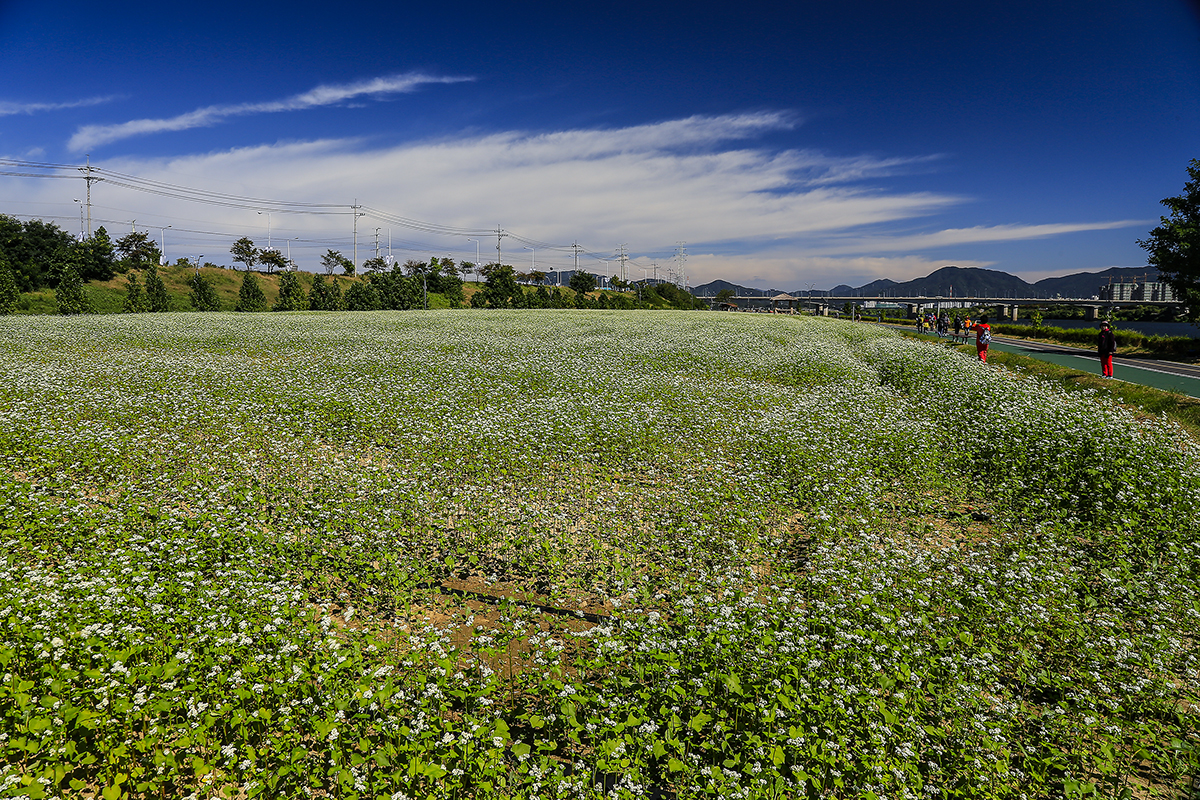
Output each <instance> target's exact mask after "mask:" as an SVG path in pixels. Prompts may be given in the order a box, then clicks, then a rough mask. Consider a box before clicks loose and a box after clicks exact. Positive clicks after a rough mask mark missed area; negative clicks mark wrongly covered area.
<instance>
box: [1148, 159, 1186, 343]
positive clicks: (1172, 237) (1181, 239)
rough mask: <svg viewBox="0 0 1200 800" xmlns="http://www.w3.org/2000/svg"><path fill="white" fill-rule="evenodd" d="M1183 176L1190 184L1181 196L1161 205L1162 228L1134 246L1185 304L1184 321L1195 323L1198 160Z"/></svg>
mask: <svg viewBox="0 0 1200 800" xmlns="http://www.w3.org/2000/svg"><path fill="white" fill-rule="evenodd" d="M1187 173H1188V176H1189V177H1190V178H1191V180H1189V181H1187V182H1186V183H1184V185H1183V194H1181V195H1179V196H1177V197H1168V198H1166V199H1164V200H1163V201H1162V204H1163V205H1164V206H1166V207H1167V208H1168V209H1170V212H1171V213H1170V215H1169V216H1166V217H1161V218H1160V220H1161V222H1162V224H1161V225H1159V226H1158V227H1157V228H1155V229H1154V230H1152V231H1150V235H1149V237H1147V238H1146V239H1139V240H1138V244H1139V245H1140V246H1141V247H1142V249H1144V250H1145V251H1146V252H1147V253H1148V254H1149V256H1148V257H1147V259H1146V261H1147V263H1149V264H1150V266H1152V267H1155V268H1157V269H1158V274H1159V277H1160V278H1161V279H1162V280H1165V281H1166V282H1167V283H1169V284H1171V287H1172V288H1173V289H1174V290H1175V296H1176V297H1178V298H1180V299H1182V300H1184V301H1185V302H1186V303H1187V305H1188V317H1189V319H1191V320H1193V321H1195V320H1200V159H1196V158H1193V159H1192V160H1191V161H1190V162H1189V164H1188V167H1187Z"/></svg>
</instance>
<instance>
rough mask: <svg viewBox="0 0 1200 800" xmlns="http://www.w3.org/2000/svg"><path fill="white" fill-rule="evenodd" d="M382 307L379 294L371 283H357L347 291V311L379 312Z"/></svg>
mask: <svg viewBox="0 0 1200 800" xmlns="http://www.w3.org/2000/svg"><path fill="white" fill-rule="evenodd" d="M381 307H382V306H380V304H379V292H377V291H376V290H375V286H374V285H372V284H371V283H369V282H366V281H363V282H360V283H355V284H354V285H353V286H351V287H350V288H349V289H347V290H346V309H347V310H348V311H378V310H379V309H380V308H381Z"/></svg>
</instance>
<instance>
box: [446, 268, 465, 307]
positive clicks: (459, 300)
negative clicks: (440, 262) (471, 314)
mask: <svg viewBox="0 0 1200 800" xmlns="http://www.w3.org/2000/svg"><path fill="white" fill-rule="evenodd" d="M441 288H442V294H443V295H444V296H445V297H446V299H447V300H449V301H450V307H451V308H462V304H463V300H464V298H463V282H462V278H460V277H458V276H457V275H455V276H442V287H441Z"/></svg>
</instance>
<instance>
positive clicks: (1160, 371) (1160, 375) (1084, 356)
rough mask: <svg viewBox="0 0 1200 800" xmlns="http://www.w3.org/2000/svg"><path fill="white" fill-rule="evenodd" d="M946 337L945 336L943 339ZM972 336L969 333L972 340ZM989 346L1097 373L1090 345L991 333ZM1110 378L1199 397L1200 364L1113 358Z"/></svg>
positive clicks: (905, 328) (1097, 364)
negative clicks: (1087, 346) (1067, 343)
mask: <svg viewBox="0 0 1200 800" xmlns="http://www.w3.org/2000/svg"><path fill="white" fill-rule="evenodd" d="M885 327H892V328H896V329H902V330H908V331H910V332H911V331H912V330H913V329H912V328H910V327H907V326H905V327H904V328H901V327H900V326H894V325H887V326H885ZM943 341H945V340H943ZM974 342H975V337H974V336H973V335H972V336H971V337H970V343H971V344H974ZM991 349H992V350H1001V351H1003V352H1006V353H1016V354H1018V355H1023V356H1030V357H1031V358H1036V359H1039V360H1041V361H1048V362H1050V363H1051V364H1058V365H1059V366H1063V367H1070V368H1071V369H1077V370H1079V371H1080V372H1091V373H1094V374H1096V375H1099V374H1100V357H1099V356H1098V355H1097V354H1096V351H1095V350H1093V349H1087V350H1085V349H1083V348H1080V347H1067V346H1066V345H1059V344H1044V343H1042V342H1029V341H1026V340H1024V339H1011V338H1009V337H1007V336H993V337H992V346H991ZM1113 378H1114V380H1117V381H1125V382H1127V383H1137V384H1141V385H1142V386H1152V387H1154V388H1155V389H1162V390H1164V391H1168V392H1179V393H1180V394H1185V395H1187V396H1189V397H1197V398H1200V365H1196V364H1181V363H1179V362H1177V361H1158V360H1156V359H1149V358H1121V357H1120V356H1119V355H1118V356H1117V357H1116V358H1114V359H1113Z"/></svg>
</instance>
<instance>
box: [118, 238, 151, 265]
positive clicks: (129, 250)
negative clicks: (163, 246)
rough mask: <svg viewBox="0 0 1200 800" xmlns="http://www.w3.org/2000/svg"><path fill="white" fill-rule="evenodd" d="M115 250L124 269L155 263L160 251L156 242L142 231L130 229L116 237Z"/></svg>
mask: <svg viewBox="0 0 1200 800" xmlns="http://www.w3.org/2000/svg"><path fill="white" fill-rule="evenodd" d="M116 246H117V252H118V253H120V254H121V260H122V261H123V262H124V264H123V266H124V267H125V268H126V269H145V268H146V267H149V266H152V265H155V266H156V265H157V264H158V261H159V258H160V257H161V253H159V250H158V244H157V243H155V241H154V240H153V239H151V238H150V237H149V236H148V235H147V234H145V233H143V232H142V231H130V232H129V233H127V234H125V235H124V236H122V237H121V238H120V239H117V245H116Z"/></svg>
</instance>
